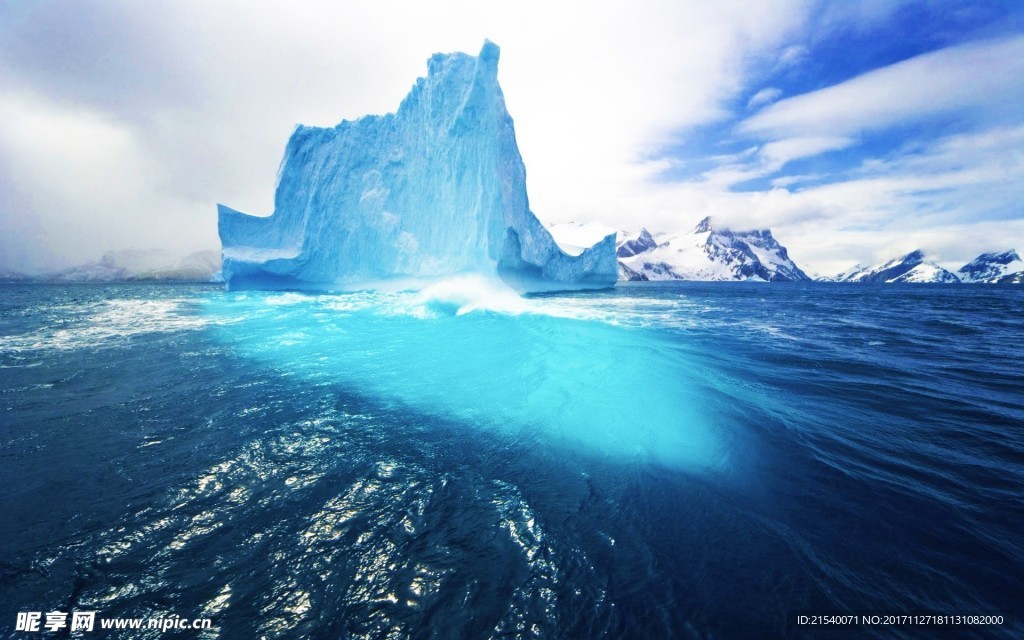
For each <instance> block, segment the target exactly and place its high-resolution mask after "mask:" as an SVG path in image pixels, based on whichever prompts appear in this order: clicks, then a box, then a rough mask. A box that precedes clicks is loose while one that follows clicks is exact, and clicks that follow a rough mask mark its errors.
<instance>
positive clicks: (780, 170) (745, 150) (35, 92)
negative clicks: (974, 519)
mask: <svg viewBox="0 0 1024 640" xmlns="http://www.w3.org/2000/svg"><path fill="white" fill-rule="evenodd" d="M616 4H617V5H618V6H612V5H613V3H573V2H559V3H553V2H544V3H540V2H538V3H533V2H509V3H498V2H479V1H473V2H463V3H459V2H416V3H413V2H389V1H386V0H385V1H376V2H358V3H356V2H326V1H325V2H288V3H283V2H282V3H280V4H278V5H272V4H270V3H251V2H243V1H237V2H210V1H195V2H192V1H189V0H182V1H179V2H173V3H142V2H127V1H126V2H114V1H105V2H91V1H75V2H72V1H70V0H68V1H64V2H47V1H45V0H37V1H35V2H16V1H14V0H0V270H11V269H13V270H21V271H32V270H39V269H48V268H56V267H61V266H66V265H69V264H76V263H81V262H84V261H88V260H94V259H97V258H98V257H99V256H100V255H101V254H102V253H103V252H104V251H106V250H108V249H123V248H147V247H157V246H160V247H167V248H168V249H170V250H171V251H174V252H176V253H185V252H188V251H192V250H198V249H204V248H216V247H218V246H219V243H218V240H217V236H216V208H215V203H217V202H223V203H225V204H228V205H230V206H232V207H234V208H236V209H239V210H242V211H247V212H250V213H256V214H269V213H270V212H271V208H272V199H273V189H274V181H275V176H276V173H277V168H278V164H279V162H280V159H281V154H282V152H283V149H284V144H285V141H286V140H287V138H288V136H289V134H290V133H291V130H292V129H293V127H294V126H295V125H296V124H297V123H303V124H311V125H324V126H331V125H334V124H336V123H337V122H338V121H339V120H341V119H343V118H345V119H353V118H357V117H359V116H360V115H363V114H367V113H385V112H389V111H393V110H394V109H395V108H396V107H397V106H398V103H399V102H400V101H401V99H402V97H403V96H404V95H405V93H406V92H407V91H408V90H409V88H410V87H411V86H412V84H413V82H414V81H415V79H416V78H417V77H418V76H420V75H423V74H424V73H425V72H426V60H427V58H428V57H429V56H430V55H431V54H432V53H433V52H435V51H468V52H472V53H475V52H477V51H478V50H479V48H480V46H481V44H482V43H483V40H484V38H489V39H491V40H493V41H495V42H496V43H498V44H499V45H500V46H501V47H502V57H501V63H500V70H499V80H500V81H501V84H502V87H503V89H504V92H505V96H506V101H507V103H508V108H509V111H510V112H511V114H512V116H513V118H515V122H516V131H517V135H518V139H519V144H520V149H521V151H522V154H523V158H524V161H525V163H526V166H527V172H528V177H527V186H528V189H529V193H530V198H531V204H532V208H533V209H534V211H535V212H536V213H537V215H538V216H539V217H540V218H541V219H542V220H544V221H546V222H565V221H570V220H579V221H590V220H596V221H600V222H603V223H605V224H607V225H609V226H613V227H616V228H622V229H637V228H639V227H641V226H647V227H649V228H651V229H652V230H665V231H675V230H687V229H689V228H691V227H692V226H694V225H695V224H696V223H697V221H698V220H700V218H702V217H704V216H705V215H713V216H715V217H716V218H717V220H718V221H720V223H722V224H728V225H732V226H735V227H737V228H739V227H744V228H749V227H770V228H771V229H772V230H773V231H774V233H775V235H776V237H778V238H779V239H780V240H781V241H782V242H783V244H785V245H787V246H788V247H789V249H790V253H791V255H792V256H793V257H794V259H795V260H796V261H797V262H798V264H800V265H801V266H804V267H805V268H806V269H807V270H809V271H812V272H818V273H834V272H836V271H839V270H841V269H843V268H845V267H848V266H850V265H852V264H853V263H855V262H874V261H879V260H883V259H887V258H889V257H892V256H894V255H896V254H899V253H902V252H906V251H910V250H912V249H915V248H918V247H920V248H922V249H924V250H925V251H926V252H927V253H929V254H930V255H931V256H932V257H933V258H934V259H936V260H937V261H939V262H940V263H942V264H944V265H948V266H952V267H959V265H960V264H962V263H963V262H965V261H967V260H969V259H971V258H973V257H974V256H976V255H977V254H978V253H980V252H982V251H991V250H1002V249H1007V248H1011V247H1013V248H1017V249H1018V250H1022V251H1024V4H1022V3H1020V2H1019V1H1017V0H1005V1H1002V2H996V1H991V2H989V1H975V2H960V1H958V0H946V1H935V2H920V1H911V2H898V1H896V0H864V1H862V2H856V1H853V0H849V1H846V0H844V1H836V2H814V1H810V0H770V1H769V0H765V1H763V2H759V3H758V2H752V1H751V0H737V1H732V0H716V1H715V2H704V1H698V0H694V1H692V2H681V1H678V0H676V1H670V2H642V1H639V0H638V1H634V2H630V3H616Z"/></svg>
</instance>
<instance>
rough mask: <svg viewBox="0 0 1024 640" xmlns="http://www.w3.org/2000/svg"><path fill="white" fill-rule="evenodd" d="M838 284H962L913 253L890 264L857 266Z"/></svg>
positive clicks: (919, 254) (838, 277) (956, 278)
mask: <svg viewBox="0 0 1024 640" xmlns="http://www.w3.org/2000/svg"><path fill="white" fill-rule="evenodd" d="M834 280H835V281H836V282H864V283H878V282H960V278H958V277H956V275H955V274H953V273H952V272H950V271H947V270H946V269H943V268H942V267H940V266H939V265H937V264H935V263H934V262H929V261H926V260H925V259H924V254H923V253H922V252H921V251H920V250H918V251H911V252H910V253H908V254H907V255H905V256H900V257H899V258H893V259H892V260H889V261H888V262H886V263H884V264H880V265H874V266H871V267H861V266H859V265H858V266H856V267H854V268H853V269H851V270H850V271H847V272H844V273H841V274H839V275H838V276H836V277H835V278H834Z"/></svg>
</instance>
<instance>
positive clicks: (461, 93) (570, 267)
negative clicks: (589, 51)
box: [218, 42, 617, 292]
mask: <svg viewBox="0 0 1024 640" xmlns="http://www.w3.org/2000/svg"><path fill="white" fill-rule="evenodd" d="M498 53H499V49H498V47H497V45H495V44H493V43H491V42H485V43H484V46H483V49H482V50H481V51H480V55H479V56H478V57H473V56H469V55H466V54H463V53H453V54H448V55H443V54H435V55H434V56H433V57H431V59H430V61H429V63H428V74H427V77H426V78H420V79H418V80H417V81H416V84H415V85H414V86H413V88H412V91H410V93H409V95H408V96H407V97H406V98H405V100H403V101H402V104H401V105H400V106H399V108H398V111H397V112H395V113H391V114H387V115H383V116H366V117H363V118H360V119H359V120H356V121H342V122H341V124H339V125H338V126H336V127H334V128H320V127H306V126H301V125H300V126H299V127H297V128H296V129H295V132H294V133H293V134H292V137H291V139H290V140H289V141H288V146H287V148H286V150H285V157H284V160H283V161H282V164H281V170H280V175H279V177H278V185H277V192H276V194H275V197H274V213H273V215H271V216H269V217H256V216H250V215H246V214H244V213H240V212H238V211H235V210H233V209H231V208H229V207H226V206H224V205H218V213H219V221H218V222H219V224H218V227H219V232H220V238H221V243H222V245H223V275H224V280H225V281H226V282H227V284H228V286H229V287H230V288H233V289H333V288H348V287H357V286H360V285H364V284H366V283H372V282H377V281H380V280H386V279H399V278H408V277H412V278H436V277H440V276H447V275H451V274H460V273H484V274H494V273H497V274H498V275H499V276H500V277H501V278H502V279H503V280H504V281H505V282H506V283H508V284H510V285H511V286H513V287H514V288H515V289H517V290H518V291H521V292H529V291H546V290H560V289H581V288H604V287H611V286H613V285H614V284H615V281H616V278H617V263H616V256H615V236H614V235H611V236H608V237H605V238H603V239H602V240H601V241H600V242H598V243H597V244H595V245H594V246H592V247H589V248H586V249H585V250H582V251H580V252H579V254H578V255H573V254H570V253H567V252H565V251H563V250H561V249H560V248H559V247H558V245H557V244H556V243H555V241H554V239H553V238H552V236H551V234H550V233H549V232H548V230H547V229H545V228H544V226H543V225H542V224H541V223H540V221H539V220H538V219H537V218H536V216H534V215H533V213H532V212H531V211H530V208H529V203H528V200H527V196H526V169H525V167H524V166H523V161H522V158H521V157H520V155H519V149H518V147H517V146H516V139H515V130H514V128H513V125H512V118H511V117H510V116H509V114H508V112H507V111H506V109H505V99H504V97H503V95H502V92H501V87H499V86H498Z"/></svg>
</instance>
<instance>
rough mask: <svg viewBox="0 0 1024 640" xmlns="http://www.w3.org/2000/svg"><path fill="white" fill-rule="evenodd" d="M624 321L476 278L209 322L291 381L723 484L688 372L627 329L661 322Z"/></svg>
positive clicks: (226, 311)
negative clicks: (715, 476) (712, 475)
mask: <svg viewBox="0 0 1024 640" xmlns="http://www.w3.org/2000/svg"><path fill="white" fill-rule="evenodd" d="M664 310H665V309H664V308H662V309H655V311H662V312H663V311H664ZM629 311H630V312H629V313H623V311H622V310H618V311H616V312H612V311H610V310H602V306H601V304H600V302H599V301H598V300H595V299H593V298H591V299H588V298H586V297H585V296H581V297H557V298H533V299H524V298H519V297H518V296H517V295H516V294H514V293H512V292H511V291H510V290H508V289H507V288H506V287H504V285H502V284H501V283H500V282H489V281H486V280H483V279H480V278H475V277H468V278H460V279H455V280H449V281H444V282H440V283H437V284H435V285H433V286H430V287H428V288H426V289H425V290H423V291H419V292H417V291H400V292H376V291H367V292H355V293H341V294H331V295H310V294H299V293H274V292H269V293H267V292H239V293H229V294H227V295H226V296H225V297H223V298H218V299H215V300H214V301H211V302H210V304H209V307H208V309H207V312H208V313H210V314H212V315H214V316H217V317H220V318H221V319H222V320H223V322H218V323H217V326H218V327H219V328H218V331H219V332H220V333H221V335H222V337H223V339H224V340H226V341H228V342H229V343H232V344H233V345H234V346H235V347H236V348H237V349H238V350H239V352H241V353H243V354H245V355H246V356H249V357H252V358H257V359H262V360H266V361H269V362H271V363H272V364H274V366H275V367H277V368H279V369H280V370H282V371H284V372H286V373H287V374H288V375H294V376H297V377H300V378H304V379H307V380H310V381H330V382H333V383H337V384H341V385H343V386H345V387H346V388H348V389H351V390H353V391H355V392H357V393H361V394H364V395H366V396H368V397H372V398H375V399H377V400H378V401H381V400H382V401H385V402H389V403H395V404H398V405H400V406H403V407H405V408H407V409H410V410H412V411H415V412H419V413H422V414H426V415H430V416H434V417H437V418H442V419H445V420H449V421H453V422H455V423H458V424H462V425H464V426H465V428H467V429H477V428H480V429H485V430H491V431H493V432H495V433H496V434H506V435H507V434H518V435H527V436H529V437H531V438H534V439H535V440H537V441H538V442H540V443H542V444H544V445H546V446H552V447H568V448H571V449H573V450H577V451H580V452H584V453H591V454H596V455H600V456H607V457H610V458H613V459H614V458H622V459H625V460H631V461H639V462H652V463H656V464H659V465H664V466H667V467H671V468H675V469H680V470H687V471H695V472H710V471H722V470H723V469H724V468H725V465H726V463H727V461H728V460H729V451H728V449H727V447H726V446H725V438H724V436H723V434H722V433H720V432H717V431H716V429H715V427H714V421H713V420H712V416H709V415H708V413H707V411H708V410H709V406H708V404H707V402H706V401H705V402H702V399H701V393H700V387H701V386H703V382H702V381H700V380H698V378H697V375H698V369H697V367H695V366H694V365H693V364H692V363H691V362H689V361H688V360H687V357H686V355H685V353H684V352H682V351H681V350H680V349H679V348H678V343H677V342H673V341H672V340H670V339H669V337H668V336H666V335H665V334H664V333H663V332H658V331H656V330H653V329H649V328H647V327H645V326H639V325H635V326H628V325H629V324H630V323H640V322H644V323H649V322H650V321H651V320H652V319H656V318H657V314H655V315H653V316H650V315H648V316H647V317H645V314H647V313H648V312H649V311H651V310H650V309H631V310H629ZM624 324H625V325H626V326H624Z"/></svg>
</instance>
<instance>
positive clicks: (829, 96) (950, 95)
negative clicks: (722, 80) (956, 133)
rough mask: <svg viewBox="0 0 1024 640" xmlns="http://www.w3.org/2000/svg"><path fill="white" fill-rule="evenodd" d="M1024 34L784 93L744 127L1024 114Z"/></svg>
mask: <svg viewBox="0 0 1024 640" xmlns="http://www.w3.org/2000/svg"><path fill="white" fill-rule="evenodd" d="M1022 100H1024V36H1018V37H1015V38H1010V39H1003V40H996V41H985V42H980V43H972V44H967V45H961V46H956V47H950V48H947V49H942V50H940V51H935V52H932V53H927V54H924V55H920V56H917V57H915V58H910V59H909V60H904V61H902V62H899V63H896V64H893V65H891V66H888V67H883V68H881V69H876V70H874V71H870V72H868V73H865V74H863V75H861V76H858V77H856V78H853V79H851V80H847V81H846V82H842V83H840V84H837V85H833V86H831V87H828V88H825V89H821V90H819V91H814V92H812V93H807V94H803V95H799V96H794V97H791V98H786V99H784V100H780V101H779V102H776V103H775V104H773V105H771V106H769V107H767V108H765V109H763V110H762V111H760V112H759V113H757V114H756V115H754V116H752V117H750V118H749V119H747V120H746V121H745V122H744V123H743V124H742V125H741V126H740V129H741V131H744V132H746V133H752V134H768V135H796V134H800V135H807V134H823V135H845V136H849V135H857V134H858V133H862V132H865V131H877V130H880V129H884V128H886V127H890V126H893V125H894V124H897V123H902V122H906V121H909V120H914V119H916V118H920V117H924V116H930V115H936V114H941V113H946V112H951V111H957V112H963V111H965V110H981V111H985V112H989V113H994V114H996V115H1008V116H1019V114H1020V104H1021V101H1022Z"/></svg>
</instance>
